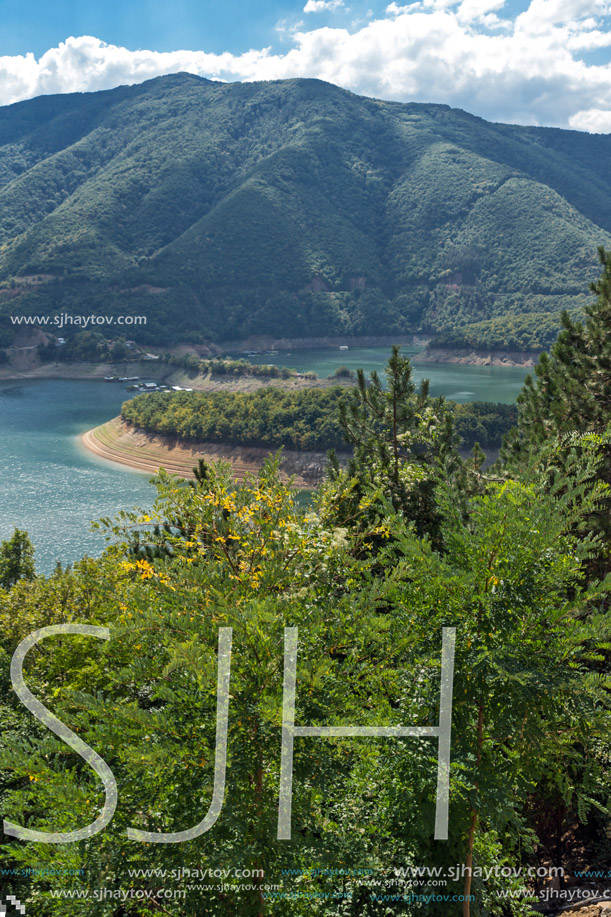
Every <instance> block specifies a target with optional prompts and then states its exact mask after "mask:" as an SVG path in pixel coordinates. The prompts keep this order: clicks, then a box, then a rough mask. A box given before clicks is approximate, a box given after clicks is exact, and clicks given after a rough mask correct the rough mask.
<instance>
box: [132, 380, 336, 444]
mask: <svg viewBox="0 0 611 917" xmlns="http://www.w3.org/2000/svg"><path fill="white" fill-rule="evenodd" d="M344 397H345V389H343V388H340V387H339V386H333V387H330V388H310V389H298V390H284V389H280V388H274V387H272V386H269V387H266V388H264V389H261V390H259V391H257V392H252V393H241V392H153V393H152V394H150V395H146V394H145V395H139V396H137V397H136V398H133V399H132V400H131V401H126V402H125V404H124V405H123V407H122V410H121V416H122V417H123V419H124V420H127V421H128V422H129V423H132V424H134V426H136V427H140V428H142V429H144V430H150V431H152V432H156V433H168V434H175V435H177V436H179V437H180V438H181V439H184V440H192V441H196V442H197V441H200V442H206V441H207V442H225V443H236V444H240V445H253V446H269V447H271V448H277V447H279V446H287V447H288V448H290V449H299V450H308V449H313V450H321V449H322V450H325V449H330V448H341V447H342V446H343V445H344V441H343V435H342V431H341V429H340V426H339V424H338V422H337V412H338V406H339V404H340V403H341V401H342V398H344Z"/></svg>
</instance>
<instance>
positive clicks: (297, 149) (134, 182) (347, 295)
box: [0, 74, 611, 354]
mask: <svg viewBox="0 0 611 917" xmlns="http://www.w3.org/2000/svg"><path fill="white" fill-rule="evenodd" d="M610 152H611V139H610V138H609V135H604V134H598V135H594V134H587V133H584V132H578V131H568V130H556V129H548V128H536V127H519V126H516V125H504V124H493V123H488V122H486V121H484V120H482V119H481V118H478V117H475V116H472V115H469V114H468V113H466V112H464V111H460V110H456V109H451V108H449V107H448V106H445V105H433V104H416V103H406V104H403V103H395V102H383V101H380V100H377V99H369V98H363V97H359V96H356V95H353V94H352V93H350V92H346V91H345V90H342V89H339V88H338V87H336V86H333V85H331V84H327V83H324V82H321V81H318V80H310V79H304V80H300V79H295V80H276V81H271V82H252V83H244V84H240V83H221V82H213V81H210V80H205V79H201V78H199V77H196V76H193V75H189V74H175V75H171V76H165V77H160V78H158V79H154V80H149V81H147V82H144V83H142V84H139V85H136V86H129V87H125V86H124V87H119V88H117V89H112V90H109V91H103V92H95V93H76V94H65V95H61V96H42V97H40V98H36V99H32V100H29V101H25V102H20V103H18V104H15V105H11V106H6V107H2V108H0V343H1V344H2V346H5V345H6V344H8V343H10V340H11V338H12V337H13V335H14V330H15V329H14V327H13V325H11V322H10V316H11V315H13V316H14V315H20V316H33V315H42V316H53V315H57V314H59V313H68V314H80V313H82V312H83V311H84V310H83V304H86V309H85V311H86V312H88V313H95V314H97V315H100V316H110V317H112V316H119V315H122V316H128V317H130V316H140V317H146V319H147V322H146V325H144V324H142V325H138V327H134V328H133V334H134V335H135V336H136V337H137V339H138V341H139V343H142V344H148V345H151V344H157V345H168V344H172V343H176V342H181V341H191V342H194V343H198V342H199V343H205V342H210V341H226V340H229V339H232V340H243V339H245V338H247V337H248V336H249V335H254V334H269V335H273V336H276V337H277V336H279V335H280V336H285V337H308V336H310V337H311V336H322V335H326V336H328V335H345V334H353V335H376V334H378V335H379V334H394V333H410V332H425V333H427V334H433V335H436V334H439V335H441V339H442V340H449V341H452V342H456V343H459V344H461V345H464V346H481V347H509V348H518V349H532V350H537V351H538V350H541V349H542V348H547V347H549V346H550V345H551V344H552V343H553V340H554V338H555V335H556V333H557V332H558V330H559V328H560V314H561V312H562V310H564V309H568V310H569V311H571V310H573V312H576V311H580V310H582V309H583V307H584V306H585V304H586V302H587V286H586V284H585V283H584V277H587V276H589V275H590V274H591V272H592V271H594V270H595V258H594V256H593V240H594V241H595V242H596V243H600V244H606V245H608V244H609V243H610V240H611V218H610V216H609V214H611V189H610V187H609V177H608V169H607V168H606V163H607V162H608V160H609V155H610ZM499 320H500V322H501V324H499ZM505 328H506V329H510V330H508V332H507V334H505V332H504V331H503V329H505ZM43 330H44V329H43ZM50 330H52V328H50ZM131 330H132V329H130V333H131ZM75 332H76V333H78V328H76V327H75V328H74V329H72V328H68V330H66V332H65V333H66V336H67V337H71V336H74V333H75ZM105 333H106V335H107V336H108V337H109V338H111V339H112V338H113V336H114V334H115V333H116V328H113V326H112V325H111V326H107V327H106V328H105ZM68 353H69V351H68V350H66V354H68Z"/></svg>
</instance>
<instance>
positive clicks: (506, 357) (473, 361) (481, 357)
mask: <svg viewBox="0 0 611 917" xmlns="http://www.w3.org/2000/svg"><path fill="white" fill-rule="evenodd" d="M540 355H541V354H540V352H534V351H530V350H473V349H472V348H466V347H465V348H461V349H453V348H452V349H451V348H444V347H432V348H430V349H428V348H427V350H425V351H424V352H423V353H421V354H418V357H417V358H415V359H414V363H439V364H442V363H457V364H462V365H468V366H524V367H535V366H536V364H537V362H538V360H539V357H540Z"/></svg>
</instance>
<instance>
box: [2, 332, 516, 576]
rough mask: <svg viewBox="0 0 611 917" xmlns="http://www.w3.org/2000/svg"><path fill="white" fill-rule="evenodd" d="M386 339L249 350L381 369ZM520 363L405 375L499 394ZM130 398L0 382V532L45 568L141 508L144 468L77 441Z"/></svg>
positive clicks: (90, 389)
mask: <svg viewBox="0 0 611 917" xmlns="http://www.w3.org/2000/svg"><path fill="white" fill-rule="evenodd" d="M387 358H388V348H351V349H350V350H348V351H339V350H337V349H328V350H311V351H304V350H301V351H295V353H294V354H291V355H290V356H289V355H288V354H285V353H281V354H277V355H273V356H269V355H267V356H261V357H252V358H250V359H252V360H253V361H254V360H257V361H258V362H268V363H269V362H276V363H278V364H279V365H283V366H292V367H294V368H296V369H297V370H298V371H300V372H305V371H308V370H313V371H314V372H317V373H318V374H319V375H320V376H326V375H329V374H330V373H331V372H333V370H334V369H336V368H337V367H338V366H342V365H343V366H348V367H350V368H353V369H354V368H357V367H359V366H361V367H363V369H365V370H366V371H368V372H369V371H371V370H372V369H378V370H382V369H383V367H384V364H385V362H386V360H387ZM526 372H527V370H524V369H522V368H518V367H495V366H462V365H455V364H433V363H426V364H424V363H422V364H417V363H416V364H415V365H414V378H415V379H416V381H418V380H419V379H420V378H422V377H423V376H426V377H428V378H429V379H430V380H431V392H432V394H434V395H437V394H443V395H445V396H446V397H448V398H452V399H454V400H456V401H476V400H478V401H483V400H485V401H503V402H505V403H509V402H511V401H513V400H514V399H515V397H516V395H517V394H518V392H519V390H520V387H521V384H522V381H523V379H524V376H525V375H526ZM127 397H130V396H129V395H128V394H127V393H126V391H125V388H124V386H123V385H109V384H105V383H103V382H98V381H87V382H83V381H73V380H19V381H2V382H0V468H1V470H2V473H1V475H0V540H2V539H5V538H9V537H10V536H11V534H12V532H13V529H14V528H15V527H18V528H21V529H26V530H27V531H28V532H29V534H30V537H31V539H32V541H33V543H34V545H35V548H36V567H37V570H38V571H39V572H40V573H49V572H50V571H51V570H52V569H53V567H54V565H55V563H56V561H57V560H60V561H61V562H62V563H64V564H66V563H70V562H73V561H75V560H77V559H78V558H80V557H82V556H83V555H85V554H89V555H90V556H97V555H99V554H100V553H101V552H102V551H103V550H104V547H105V541H104V538H103V537H102V536H101V535H100V534H99V533H98V532H95V531H92V529H91V521H92V520H94V519H98V518H100V517H101V516H112V515H114V514H115V513H116V512H117V511H118V510H120V509H129V508H131V507H133V506H135V505H136V506H141V507H149V506H150V505H151V504H152V501H153V499H154V496H155V491H154V488H153V486H152V484H151V483H150V477H149V475H148V474H143V473H141V472H137V471H131V470H130V469H129V468H126V467H124V466H119V465H115V464H112V463H110V462H106V461H105V460H103V459H99V458H97V457H96V456H95V455H93V454H92V453H90V452H88V451H87V450H85V449H84V448H83V447H82V445H81V443H80V437H81V434H82V433H84V432H85V431H86V430H88V429H91V428H92V427H95V426H97V425H98V424H101V423H104V421H106V420H109V419H110V418H111V417H114V416H116V415H117V414H118V413H119V411H120V408H121V404H122V402H123V401H124V400H125V399H126V398H127Z"/></svg>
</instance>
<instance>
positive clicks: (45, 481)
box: [0, 380, 154, 573]
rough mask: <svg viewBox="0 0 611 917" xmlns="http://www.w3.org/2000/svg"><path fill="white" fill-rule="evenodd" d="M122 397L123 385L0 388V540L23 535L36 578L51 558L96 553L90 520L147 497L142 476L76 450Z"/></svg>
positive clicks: (100, 541)
mask: <svg viewBox="0 0 611 917" xmlns="http://www.w3.org/2000/svg"><path fill="white" fill-rule="evenodd" d="M126 397H128V396H127V395H126V392H125V387H124V386H122V385H108V384H104V383H103V382H73V381H67V380H53V381H51V380H45V381H27V382H0V430H1V431H2V435H1V436H0V468H1V469H2V474H1V475H0V540H1V539H4V538H8V537H10V535H11V534H12V532H13V529H14V528H15V527H18V528H22V529H27V531H28V532H29V534H30V537H31V539H32V541H33V543H34V546H35V548H36V568H37V570H38V571H39V572H40V573H48V572H50V571H51V570H52V569H53V567H54V566H55V562H56V560H61V561H62V562H63V563H67V562H71V561H74V560H78V559H79V558H80V557H82V556H83V555H84V554H90V555H92V556H97V555H99V554H100V553H101V552H102V551H103V550H104V547H105V541H104V538H103V537H102V536H101V535H100V534H98V533H96V532H92V531H91V530H90V523H91V520H92V519H97V518H99V517H100V516H108V515H114V513H116V512H117V510H119V509H125V508H129V507H131V506H133V505H134V504H139V505H143V506H150V505H151V503H152V501H153V499H154V488H153V487H152V485H151V484H150V483H149V478H148V476H147V475H144V474H141V473H138V472H135V471H131V470H130V469H129V468H122V467H121V466H118V465H114V464H112V463H110V462H106V461H104V460H103V459H98V458H97V457H96V456H94V455H93V454H92V453H90V452H88V451H87V450H85V449H84V448H83V447H82V446H81V444H80V434H82V433H84V432H85V430H89V429H91V427H95V426H97V425H98V424H100V423H103V422H104V421H106V420H109V419H110V418H111V417H115V416H116V415H117V414H118V413H119V410H120V408H121V404H122V402H123V401H125V399H126Z"/></svg>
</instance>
